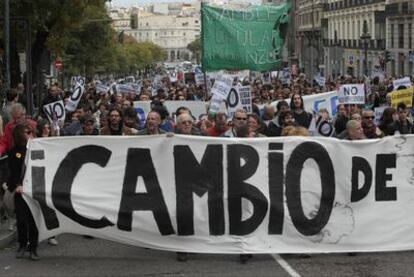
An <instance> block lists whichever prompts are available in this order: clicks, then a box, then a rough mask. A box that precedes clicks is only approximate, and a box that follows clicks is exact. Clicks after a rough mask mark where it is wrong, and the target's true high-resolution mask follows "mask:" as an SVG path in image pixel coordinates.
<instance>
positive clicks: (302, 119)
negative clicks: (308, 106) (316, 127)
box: [290, 93, 312, 129]
mask: <svg viewBox="0 0 414 277" xmlns="http://www.w3.org/2000/svg"><path fill="white" fill-rule="evenodd" d="M290 109H291V110H292V111H293V114H294V117H295V122H296V124H298V125H300V126H302V127H305V128H307V129H308V128H309V125H310V123H311V121H312V114H310V113H308V112H306V111H305V108H304V105H303V98H302V96H301V95H300V94H297V93H295V94H293V95H292V98H291V99H290Z"/></svg>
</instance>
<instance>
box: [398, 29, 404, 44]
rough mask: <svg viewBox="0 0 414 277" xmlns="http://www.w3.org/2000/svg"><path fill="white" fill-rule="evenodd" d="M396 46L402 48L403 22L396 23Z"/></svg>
mask: <svg viewBox="0 0 414 277" xmlns="http://www.w3.org/2000/svg"><path fill="white" fill-rule="evenodd" d="M398 48H404V24H398Z"/></svg>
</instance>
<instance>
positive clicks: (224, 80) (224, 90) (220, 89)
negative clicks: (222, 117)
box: [211, 75, 233, 99]
mask: <svg viewBox="0 0 414 277" xmlns="http://www.w3.org/2000/svg"><path fill="white" fill-rule="evenodd" d="M232 85H233V78H232V77H231V76H229V75H221V76H218V77H217V78H216V79H215V81H214V84H213V87H212V88H211V94H213V95H217V96H218V97H220V98H222V99H226V98H227V95H228V94H229V92H230V89H231V87H232Z"/></svg>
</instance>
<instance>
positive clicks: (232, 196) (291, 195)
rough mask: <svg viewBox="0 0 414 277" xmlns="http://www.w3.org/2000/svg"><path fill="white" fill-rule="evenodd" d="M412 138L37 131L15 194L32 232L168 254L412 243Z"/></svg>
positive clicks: (318, 250) (406, 245) (407, 246)
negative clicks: (40, 134)
mask: <svg viewBox="0 0 414 277" xmlns="http://www.w3.org/2000/svg"><path fill="white" fill-rule="evenodd" d="M413 144H414V136H413V135H407V136H390V137H386V138H384V139H382V140H372V141H371V140H364V141H356V142H350V141H342V140H336V139H331V138H309V137H308V138H305V137H283V138H261V139H240V138H211V137H193V136H179V135H175V136H173V137H166V136H165V135H164V136H152V137H151V139H148V137H147V136H143V137H140V136H138V137H136V136H135V137H77V138H72V137H57V138H47V139H34V140H31V141H30V142H29V144H28V152H27V153H28V155H27V167H26V168H27V170H26V175H25V177H24V181H23V191H24V193H23V197H24V199H25V200H26V201H27V203H28V205H29V207H30V210H31V211H32V214H33V217H34V219H35V222H36V225H37V227H38V230H39V239H40V241H42V240H45V239H47V238H49V237H52V236H55V235H58V234H61V233H75V234H80V235H91V236H94V237H98V238H105V239H110V240H114V241H118V242H122V243H126V244H131V245H138V246H142V247H149V248H155V249H162V250H168V251H176V252H199V253H312V252H316V253H324V252H359V251H361V252H370V251H391V250H392V251H395V250H412V249H414V234H413V232H412V230H413V229H414V221H412V220H407V219H409V218H411V217H412V214H413V212H414V201H412V199H413V198H414V191H413V189H412V187H413V184H414V180H413V178H412V169H413V163H414V156H413V148H412V145H413ZM379 214H380V215H381V216H380V217H379V216H378V215H379Z"/></svg>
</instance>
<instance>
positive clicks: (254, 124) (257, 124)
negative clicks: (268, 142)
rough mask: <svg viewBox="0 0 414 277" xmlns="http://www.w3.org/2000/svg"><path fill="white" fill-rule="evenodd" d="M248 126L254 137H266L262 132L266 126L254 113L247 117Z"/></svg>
mask: <svg viewBox="0 0 414 277" xmlns="http://www.w3.org/2000/svg"><path fill="white" fill-rule="evenodd" d="M247 126H248V128H249V133H250V134H251V135H252V137H256V138H258V137H266V136H265V135H264V134H263V131H262V130H263V127H264V126H265V125H264V124H262V122H261V120H260V117H259V116H258V115H257V114H255V113H252V114H248V115H247Z"/></svg>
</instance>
